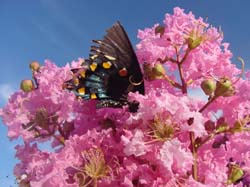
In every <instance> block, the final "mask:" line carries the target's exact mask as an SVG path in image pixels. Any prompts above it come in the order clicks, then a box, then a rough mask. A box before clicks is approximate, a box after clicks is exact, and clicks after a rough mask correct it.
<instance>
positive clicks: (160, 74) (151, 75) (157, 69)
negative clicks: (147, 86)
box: [143, 63, 166, 80]
mask: <svg viewBox="0 0 250 187" xmlns="http://www.w3.org/2000/svg"><path fill="white" fill-rule="evenodd" d="M143 69H144V75H145V77H146V79H148V80H156V79H164V77H165V74H166V71H165V69H164V66H163V65H162V64H160V63H158V64H155V66H154V67H151V65H150V64H144V66H143Z"/></svg>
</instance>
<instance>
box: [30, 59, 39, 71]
mask: <svg viewBox="0 0 250 187" xmlns="http://www.w3.org/2000/svg"><path fill="white" fill-rule="evenodd" d="M39 68H40V64H39V62H37V61H33V62H31V63H30V69H31V70H32V71H33V72H35V71H39Z"/></svg>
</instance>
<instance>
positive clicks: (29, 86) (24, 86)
mask: <svg viewBox="0 0 250 187" xmlns="http://www.w3.org/2000/svg"><path fill="white" fill-rule="evenodd" d="M20 88H21V90H23V91H24V92H30V91H32V90H34V89H35V86H34V83H33V81H32V80H28V79H26V80H22V82H21V84H20Z"/></svg>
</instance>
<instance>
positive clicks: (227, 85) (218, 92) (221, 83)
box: [214, 77, 235, 97]
mask: <svg viewBox="0 0 250 187" xmlns="http://www.w3.org/2000/svg"><path fill="white" fill-rule="evenodd" d="M234 93H235V88H234V86H233V84H232V82H231V80H230V79H229V78H227V77H223V78H220V80H218V81H217V82H216V89H215V93H214V95H215V96H223V97H228V96H232V95H234Z"/></svg>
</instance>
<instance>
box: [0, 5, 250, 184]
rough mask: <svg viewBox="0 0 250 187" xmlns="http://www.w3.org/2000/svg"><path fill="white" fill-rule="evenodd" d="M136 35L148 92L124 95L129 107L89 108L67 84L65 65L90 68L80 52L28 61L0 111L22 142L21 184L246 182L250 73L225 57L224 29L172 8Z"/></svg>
mask: <svg viewBox="0 0 250 187" xmlns="http://www.w3.org/2000/svg"><path fill="white" fill-rule="evenodd" d="M138 38H139V39H140V41H139V43H138V44H137V46H136V47H137V48H136V54H137V57H138V60H139V62H140V64H141V67H142V69H143V74H144V75H143V77H144V85H145V94H144V95H141V94H139V93H129V94H128V101H129V102H134V101H137V102H138V103H139V106H138V110H137V111H136V112H134V113H130V112H129V110H128V106H126V105H125V106H123V107H122V108H101V109H96V107H95V106H96V102H98V101H96V100H91V101H89V100H80V99H79V98H76V97H75V95H74V94H73V93H72V92H69V91H68V90H65V89H64V88H65V84H64V83H65V82H66V81H67V80H69V79H71V78H72V72H71V69H79V68H82V69H84V68H87V67H85V64H86V63H85V60H84V59H83V58H79V59H78V60H75V61H73V62H72V63H68V64H66V65H65V66H64V67H58V66H57V65H56V64H55V63H53V62H52V61H50V60H45V62H44V63H43V64H40V63H39V62H37V61H34V62H32V63H31V64H30V69H31V73H32V76H31V78H30V79H25V80H23V81H21V85H20V90H18V91H16V92H15V93H14V94H13V95H11V97H10V99H9V100H8V102H7V104H6V105H5V106H4V107H3V108H1V110H0V116H1V118H2V121H3V123H4V124H5V125H6V126H7V127H8V137H9V138H10V139H16V138H22V140H23V142H24V143H23V144H18V145H17V146H16V147H15V149H16V157H17V158H18V159H19V163H17V165H16V166H15V168H14V174H15V176H16V179H17V183H18V185H19V186H20V187H111V186H121V187H180V186H186V187H193V186H197V187H215V186H216V187H225V186H227V187H241V186H244V187H245V186H250V149H249V146H250V143H249V138H250V134H249V131H250V116H249V109H250V102H249V100H250V83H249V77H250V76H249V71H247V70H246V71H245V72H246V74H245V75H244V61H243V59H241V58H240V59H239V61H240V62H241V63H242V69H238V68H237V67H236V65H235V64H233V63H232V61H231V57H232V53H231V51H230V49H229V43H228V42H227V41H223V32H222V31H221V29H220V28H216V27H213V26H211V25H210V24H209V23H208V22H207V21H206V20H203V19H202V18H200V17H199V18H196V17H195V16H194V14H193V13H192V12H188V13H187V12H185V11H184V10H183V9H181V8H179V7H176V8H174V10H173V14H170V13H167V14H166V15H165V18H164V20H163V22H162V23H157V24H155V25H153V26H152V27H150V28H145V29H143V30H139V31H138ZM237 63H238V62H237ZM243 78H245V79H243ZM190 89H196V90H200V91H201V92H204V94H205V95H206V96H207V100H201V99H199V98H198V97H197V98H196V97H194V96H191V95H190V93H191V92H189V91H190ZM41 143H45V145H46V150H44V149H42V148H41V146H39V145H40V144H41Z"/></svg>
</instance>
